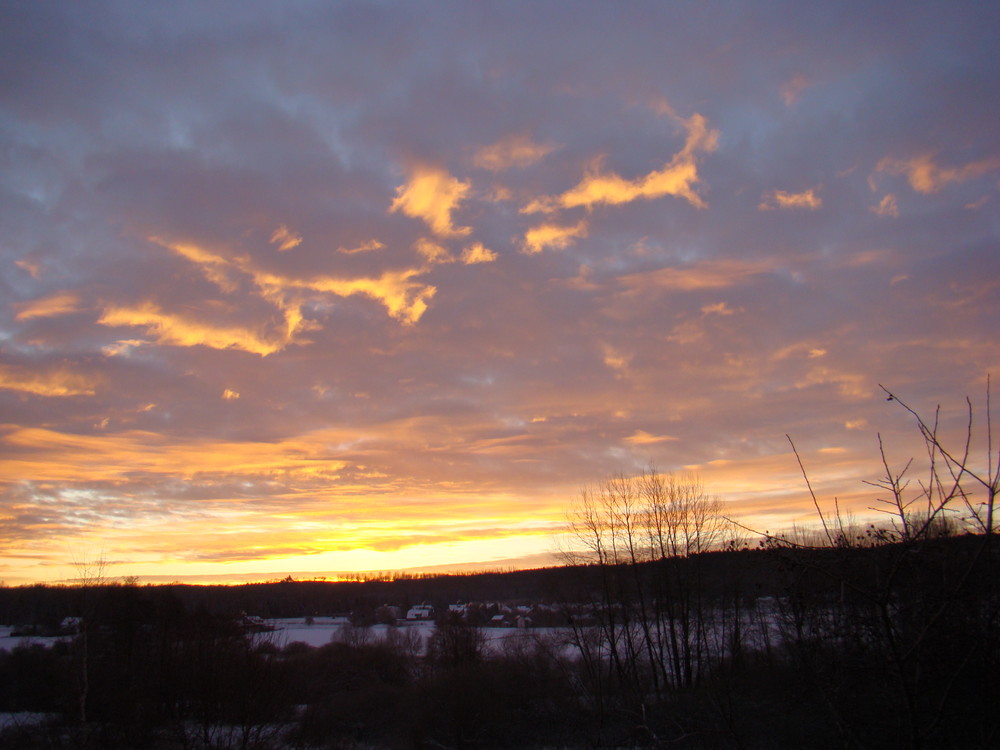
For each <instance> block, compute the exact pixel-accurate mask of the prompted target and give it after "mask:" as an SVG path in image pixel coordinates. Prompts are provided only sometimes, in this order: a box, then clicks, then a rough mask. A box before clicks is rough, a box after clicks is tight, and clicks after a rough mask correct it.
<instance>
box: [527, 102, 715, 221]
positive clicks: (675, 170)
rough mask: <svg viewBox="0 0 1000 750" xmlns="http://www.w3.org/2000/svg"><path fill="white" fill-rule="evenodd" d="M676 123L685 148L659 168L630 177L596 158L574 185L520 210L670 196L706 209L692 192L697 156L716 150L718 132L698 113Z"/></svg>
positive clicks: (542, 210)
mask: <svg viewBox="0 0 1000 750" xmlns="http://www.w3.org/2000/svg"><path fill="white" fill-rule="evenodd" d="M678 122H679V123H680V124H681V125H682V126H683V127H684V130H685V131H686V139H685V142H684V147H683V148H682V149H681V150H680V151H678V152H677V153H676V154H674V156H673V158H672V159H671V160H670V161H669V162H668V163H667V164H666V165H664V167H663V168H662V169H659V170H654V171H653V172H650V173H648V174H646V175H643V176H641V177H636V178H634V179H631V180H629V179H626V178H624V177H621V176H619V175H617V174H615V173H614V172H605V171H603V168H602V167H603V164H602V161H603V160H602V159H598V160H596V161H595V162H594V163H593V164H591V166H590V168H589V169H588V170H587V172H586V174H585V175H584V178H583V180H581V181H580V182H579V183H578V184H577V185H576V186H575V187H573V188H571V189H569V190H567V191H566V192H565V193H562V194H560V195H556V196H546V197H542V198H538V199H536V200H534V201H532V202H530V203H529V204H528V205H526V206H525V207H524V208H523V209H522V211H523V212H524V213H529V214H530V213H539V212H542V213H551V212H552V211H555V210H557V209H560V208H576V207H579V206H584V207H587V208H590V207H592V206H595V205H600V204H607V205H617V204H621V203H630V202H632V201H634V200H654V199H656V198H663V197H665V196H670V195H672V196H677V197H679V198H684V199H685V200H687V201H688V202H689V203H690V204H691V205H693V206H696V207H697V208H705V206H706V203H705V201H704V200H703V199H702V197H701V196H700V195H698V193H697V192H696V191H695V188H696V187H697V186H698V183H699V179H698V159H699V157H700V156H701V155H702V154H706V153H711V152H712V151H714V150H715V149H716V145H717V141H718V136H719V134H718V131H716V130H713V129H712V128H710V127H709V126H708V121H707V120H706V119H705V118H704V117H703V116H702V115H699V114H694V115H692V116H691V117H690V118H688V119H687V120H681V119H679V118H678Z"/></svg>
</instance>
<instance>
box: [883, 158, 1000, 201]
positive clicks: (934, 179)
mask: <svg viewBox="0 0 1000 750" xmlns="http://www.w3.org/2000/svg"><path fill="white" fill-rule="evenodd" d="M875 169H876V171H878V172H888V173H889V174H902V175H906V179H907V180H908V181H909V183H910V187H912V188H913V189H914V190H916V191H917V192H918V193H925V194H926V193H936V192H938V191H939V190H941V189H942V188H944V187H945V186H947V185H950V184H952V183H957V182H966V181H968V180H972V179H975V178H976V177H981V176H982V175H984V174H987V173H988V172H992V171H993V170H995V169H1000V158H998V157H995V156H988V157H986V158H985V159H980V160H979V161H974V162H969V163H968V164H966V165H964V166H962V167H942V166H939V165H938V164H936V163H935V161H934V155H933V154H922V155H921V156H916V157H914V158H912V159H893V158H891V157H886V158H884V159H882V161H880V162H879V163H878V166H876V167H875Z"/></svg>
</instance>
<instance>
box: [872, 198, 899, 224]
mask: <svg viewBox="0 0 1000 750" xmlns="http://www.w3.org/2000/svg"><path fill="white" fill-rule="evenodd" d="M869 210H870V211H871V212H872V213H873V214H875V215H876V216H888V217H891V218H893V219H896V218H899V204H898V203H896V196H895V195H893V194H892V193H888V194H886V195H884V196H882V200H880V201H879V202H878V205H875V206H871V207H870V209H869Z"/></svg>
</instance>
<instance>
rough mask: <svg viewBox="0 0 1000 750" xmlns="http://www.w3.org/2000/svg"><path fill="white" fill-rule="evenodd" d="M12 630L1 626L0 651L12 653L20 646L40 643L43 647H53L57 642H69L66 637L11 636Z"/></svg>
mask: <svg viewBox="0 0 1000 750" xmlns="http://www.w3.org/2000/svg"><path fill="white" fill-rule="evenodd" d="M11 630H12V628H11V627H10V626H6V625H0V651H12V650H14V649H15V648H17V647H18V646H22V645H30V644H32V643H40V644H41V645H43V646H51V645H52V644H53V643H55V642H56V641H62V640H67V637H66V636H59V635H56V636H42V635H29V636H24V635H11Z"/></svg>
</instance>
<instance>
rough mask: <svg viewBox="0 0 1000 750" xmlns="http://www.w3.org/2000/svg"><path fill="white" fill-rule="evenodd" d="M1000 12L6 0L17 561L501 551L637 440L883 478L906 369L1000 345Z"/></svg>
mask: <svg viewBox="0 0 1000 750" xmlns="http://www.w3.org/2000/svg"><path fill="white" fill-rule="evenodd" d="M990 11H991V9H990V8H988V7H986V5H983V4H977V3H965V2H958V3H952V4H948V5H942V6H938V5H927V4H921V5H920V6H919V8H918V9H914V8H913V6H912V4H910V3H907V4H903V3H899V4H896V3H886V4H880V5H878V6H875V7H872V6H870V4H861V3H837V4H828V5H824V6H806V5H803V4H800V3H778V4H776V5H775V4H769V5H767V6H766V7H764V6H761V5H760V4H758V3H750V2H745V3H743V2H738V3H735V4H733V3H727V4H724V5H715V4H712V3H709V4H707V5H698V6H680V7H678V6H675V5H671V4H664V3H654V2H648V3H647V2H636V3H629V4H627V5H625V6H618V5H615V6H612V5H594V4H590V5H587V6H581V5H580V4H579V3H570V2H551V3H544V4H538V3H528V2H524V3H519V2H515V3H505V4H503V5H499V6H493V5H491V6H484V7H480V6H478V5H476V4H467V3H440V4H432V5H421V6H420V7H416V6H414V5H413V4H410V3H393V2H390V3H378V4H372V3H363V2H344V3H336V4H329V3H322V2H311V1H308V0H307V1H306V2H301V3H296V4H294V5H287V4H284V5H281V6H280V7H279V6H270V5H263V6H259V7H258V6H254V7H248V6H247V5H246V4H244V3H237V2H226V1H223V2H218V3H212V4H210V5H207V6H202V5H193V6H189V7H184V8H176V7H173V6H171V8H169V9H167V8H165V7H164V8H160V7H159V6H157V5H149V6H148V7H147V6H143V7H135V6H134V5H131V4H122V3H118V2H112V1H110V0H109V1H108V2H99V3H91V4H85V5H84V4H76V3H62V4H58V5H57V6H50V5H43V4H37V3H8V4H5V5H3V7H0V56H2V57H3V69H4V70H5V71H7V74H6V75H5V76H3V77H2V80H0V227H2V228H3V229H2V237H0V240H2V241H0V407H2V414H3V416H2V417H0V580H6V581H7V582H20V581H29V580H54V579H59V578H66V577H69V576H71V575H72V562H73V559H74V556H75V558H76V559H79V557H80V556H81V555H83V554H85V551H86V550H88V549H89V550H102V549H103V551H104V553H105V554H106V556H107V557H108V559H110V560H112V561H115V562H116V563H118V566H117V569H118V570H120V571H122V573H123V574H124V573H134V574H139V575H150V576H152V575H158V576H159V575H167V576H172V577H175V578H179V579H180V578H183V577H185V576H206V575H207V576H211V575H221V574H223V572H224V571H226V572H231V574H232V575H236V574H240V575H244V574H245V575H250V574H260V575H266V574H268V573H274V572H279V571H282V570H289V571H291V570H294V571H310V570H313V571H330V570H347V569H390V568H402V567H409V566H416V565H434V564H442V563H450V562H467V561H481V560H490V559H504V560H509V559H510V558H515V557H517V556H519V555H535V554H537V553H539V552H543V551H545V550H548V549H551V548H553V546H554V544H555V542H554V541H553V538H552V537H553V535H555V534H557V533H558V530H559V528H560V525H561V523H562V520H563V512H564V510H565V508H566V507H567V506H568V505H569V503H570V502H571V501H572V500H573V498H574V497H575V496H576V494H577V493H578V492H579V490H580V489H581V488H582V487H583V486H584V485H586V484H588V483H591V482H594V481H598V480H600V479H601V478H602V477H603V476H606V475H607V474H609V473H613V472H619V471H625V472H630V471H636V470H639V469H641V468H643V467H645V466H647V465H648V464H650V463H653V464H656V465H657V466H658V467H659V468H661V469H662V470H665V471H671V470H673V471H696V472H698V473H699V474H700V475H701V477H702V479H703V481H704V483H705V485H706V486H707V487H708V489H709V490H710V491H713V492H716V493H718V494H719V495H720V496H721V497H722V498H723V499H724V500H725V501H726V502H727V503H728V507H729V509H730V511H731V512H732V513H733V515H737V516H740V517H741V518H744V519H746V520H747V522H748V523H750V524H752V525H755V526H766V527H769V528H771V529H774V528H777V527H780V526H783V525H790V524H791V523H802V522H808V521H809V519H810V518H811V503H810V501H809V500H808V497H807V495H806V494H805V493H804V492H803V490H804V487H803V485H802V482H801V478H800V477H799V476H798V465H797V463H796V462H795V459H794V457H793V456H791V454H790V451H789V445H788V442H787V439H786V437H785V435H786V434H788V435H791V436H793V438H794V439H795V442H796V445H797V446H798V447H799V449H800V451H801V453H802V456H803V459H804V461H805V462H806V464H807V466H808V467H809V468H810V469H811V471H812V472H813V476H812V479H813V483H814V487H815V488H816V489H818V490H819V491H820V493H821V494H822V495H823V496H824V497H825V498H827V499H829V501H830V502H832V498H833V497H834V496H836V497H837V498H839V500H840V502H841V505H842V506H843V507H845V508H848V509H850V510H852V512H855V513H857V514H859V515H863V514H865V513H866V512H867V508H868V507H869V506H871V505H872V504H873V502H874V501H873V496H872V494H871V487H870V486H868V485H865V484H863V480H870V479H874V478H877V477H878V475H879V472H880V469H881V467H880V462H879V460H878V455H877V441H876V438H875V435H876V433H877V432H880V433H881V434H882V435H883V439H884V441H885V442H886V444H887V445H889V446H890V451H891V458H893V459H898V460H900V461H904V460H905V458H908V457H909V456H910V455H914V454H916V453H919V446H918V445H915V444H914V443H913V441H912V437H913V436H914V434H915V433H914V432H913V430H912V425H911V424H910V422H909V421H908V420H907V419H906V416H907V415H906V414H905V413H904V412H901V410H899V409H896V408H894V406H895V405H894V404H891V403H887V402H886V401H885V398H884V395H883V394H882V392H881V391H880V389H879V384H880V383H883V384H886V385H888V386H890V387H892V388H893V389H894V390H896V391H898V392H899V393H900V394H901V395H904V396H906V397H908V399H909V400H910V401H911V402H912V403H913V405H915V406H917V407H919V408H921V409H924V410H933V408H934V406H935V405H936V404H938V403H941V404H942V405H943V411H942V418H943V420H944V423H945V425H946V426H947V427H948V428H949V429H950V428H951V426H952V424H953V423H954V424H955V425H961V423H962V419H963V416H962V415H963V409H964V408H965V402H964V398H965V396H966V395H969V396H972V397H973V398H974V399H978V400H979V401H981V400H982V396H983V394H984V392H985V391H984V389H985V379H986V376H987V373H990V372H992V373H993V374H994V376H996V374H997V373H998V372H1000V350H998V347H997V344H996V323H997V319H998V313H1000V282H998V281H997V280H998V279H1000V222H998V208H997V205H998V200H1000V195H998V188H1000V142H998V139H997V137H996V123H997V122H998V121H1000V102H998V100H997V97H996V96H995V91H996V89H997V86H998V84H1000V74H998V69H997V61H996V54H995V51H994V48H995V39H996V38H997V36H998V33H1000V20H998V18H997V17H996V14H995V13H991V12H990ZM860 14H863V15H864V18H865V23H863V24H859V23H858V22H857V17H858V15H860ZM901 18H903V19H905V22H902V23H901V22H900V19H901ZM977 403H978V402H977ZM67 550H77V551H79V553H74V554H70V553H68V552H67Z"/></svg>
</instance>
